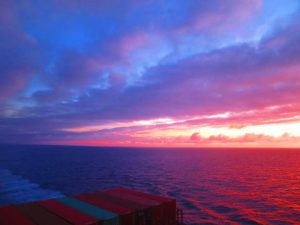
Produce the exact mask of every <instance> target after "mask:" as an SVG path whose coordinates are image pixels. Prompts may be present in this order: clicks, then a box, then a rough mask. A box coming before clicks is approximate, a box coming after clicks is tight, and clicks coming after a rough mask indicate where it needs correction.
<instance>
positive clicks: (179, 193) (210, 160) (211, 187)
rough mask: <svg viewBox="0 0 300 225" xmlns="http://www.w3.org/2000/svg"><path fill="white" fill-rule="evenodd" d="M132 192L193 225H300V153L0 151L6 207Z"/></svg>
mask: <svg viewBox="0 0 300 225" xmlns="http://www.w3.org/2000/svg"><path fill="white" fill-rule="evenodd" d="M118 186H126V187H131V188H135V189H138V190H141V191H147V192H151V193H154V194H162V195H167V196H171V197H174V198H176V199H177V200H178V203H179V205H180V206H181V207H182V208H183V209H184V213H185V222H186V223H187V224H233V225H234V224H283V225H284V224H300V150H293V149H285V150H282V149H281V150H280V149H255V150H254V149H142V148H91V147H58V146H8V145H7V146H4V145H3V146H0V205H5V204H10V203H18V202H26V201H32V200H38V199H47V198H52V197H59V196H62V195H70V194H75V193H81V192H90V191H94V190H99V189H105V188H111V187H118Z"/></svg>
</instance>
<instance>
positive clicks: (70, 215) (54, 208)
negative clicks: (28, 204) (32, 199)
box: [38, 199, 100, 225]
mask: <svg viewBox="0 0 300 225" xmlns="http://www.w3.org/2000/svg"><path fill="white" fill-rule="evenodd" d="M38 204H39V205H41V206H42V207H44V208H45V209H47V210H49V211H50V212H52V213H53V214H56V215H57V216H59V217H61V218H63V219H65V220H66V221H68V222H70V223H71V224H73V225H98V224H100V223H98V220H97V219H96V218H94V217H92V216H89V215H87V214H85V213H83V212H81V211H79V210H77V209H74V208H72V207H69V206H67V205H65V204H63V203H61V202H59V201H57V200H55V199H51V200H45V201H40V202H38Z"/></svg>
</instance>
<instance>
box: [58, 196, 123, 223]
mask: <svg viewBox="0 0 300 225" xmlns="http://www.w3.org/2000/svg"><path fill="white" fill-rule="evenodd" d="M57 200H58V201H59V202H61V203H63V204H65V205H67V206H70V207H72V208H74V209H77V210H79V211H81V212H83V213H85V214H87V215H89V216H92V217H95V218H97V219H98V220H99V221H101V222H102V224H103V225H119V219H118V215H117V214H115V213H113V212H110V211H107V210H105V209H100V208H97V207H96V206H93V205H91V204H89V203H87V202H83V201H80V200H78V199H76V198H71V197H64V198H59V199H57Z"/></svg>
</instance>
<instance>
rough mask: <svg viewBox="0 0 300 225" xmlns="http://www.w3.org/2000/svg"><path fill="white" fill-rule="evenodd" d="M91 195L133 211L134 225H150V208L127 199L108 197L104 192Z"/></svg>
mask: <svg viewBox="0 0 300 225" xmlns="http://www.w3.org/2000/svg"><path fill="white" fill-rule="evenodd" d="M93 195H94V196H97V197H99V198H101V199H104V200H106V201H109V202H112V203H114V204H117V205H120V206H122V207H125V208H129V209H131V210H133V211H134V212H135V221H134V225H152V214H151V208H150V207H148V206H145V205H144V204H139V203H136V202H133V201H130V200H127V199H122V198H119V197H116V196H113V195H109V194H107V193H104V192H95V193H93Z"/></svg>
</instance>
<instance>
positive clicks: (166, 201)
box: [113, 188, 177, 225]
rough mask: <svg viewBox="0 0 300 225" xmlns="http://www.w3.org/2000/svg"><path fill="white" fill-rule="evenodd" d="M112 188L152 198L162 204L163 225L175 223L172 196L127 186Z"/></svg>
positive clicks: (174, 201)
mask: <svg viewBox="0 0 300 225" xmlns="http://www.w3.org/2000/svg"><path fill="white" fill-rule="evenodd" d="M113 190H118V191H119V192H123V193H127V194H132V195H136V196H140V197H144V198H148V199H152V200H155V201H158V202H161V203H162V204H163V206H164V207H163V208H164V211H163V214H164V223H163V225H173V224H176V208H177V207H176V200H175V199H172V198H167V197H163V196H159V195H152V194H148V193H144V192H139V191H135V190H132V189H127V188H117V189H113Z"/></svg>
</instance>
